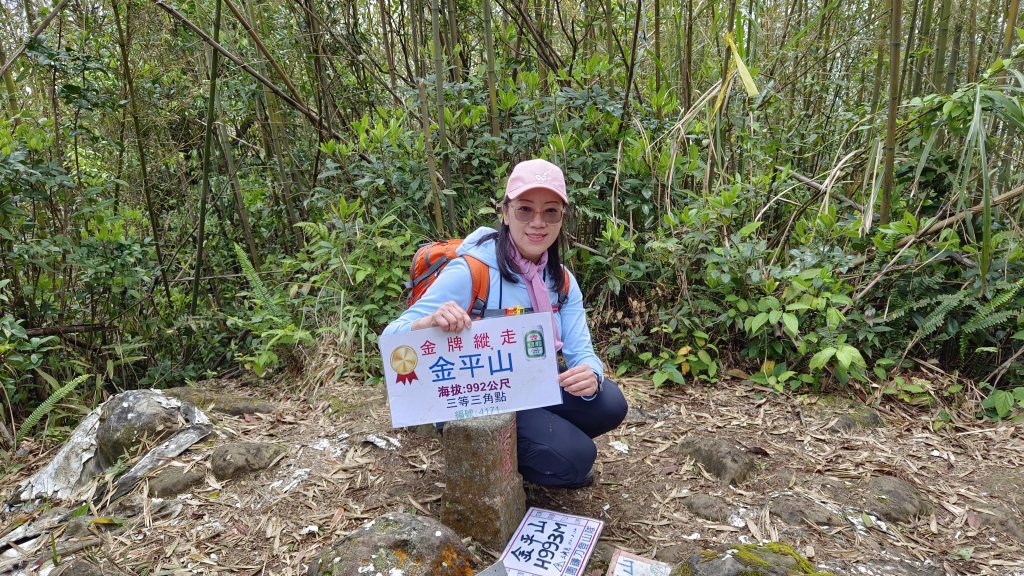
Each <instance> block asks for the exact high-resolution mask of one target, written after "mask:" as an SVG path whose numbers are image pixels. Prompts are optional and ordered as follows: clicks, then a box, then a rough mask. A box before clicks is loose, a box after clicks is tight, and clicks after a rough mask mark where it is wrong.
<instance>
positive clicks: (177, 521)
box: [0, 379, 1024, 574]
mask: <svg viewBox="0 0 1024 576" xmlns="http://www.w3.org/2000/svg"><path fill="white" fill-rule="evenodd" d="M622 387H623V389H624V391H625V392H626V393H627V396H628V397H629V398H630V399H631V402H632V405H633V406H635V407H639V408H642V409H643V410H644V414H645V416H644V417H643V418H644V419H643V422H635V423H627V424H625V425H624V426H623V427H622V428H620V429H619V430H618V431H616V432H614V433H613V434H611V435H609V437H608V438H602V439H599V440H598V447H599V460H598V465H597V468H598V478H597V479H598V482H597V483H596V484H595V486H594V487H593V488H590V489H586V490H575V491H567V490H554V489H545V488H541V487H537V486H527V497H528V502H529V503H530V504H531V505H537V506H542V507H547V508H553V509H560V510H565V511H568V512H572V513H577V514H584V515H589V516H593V517H601V518H603V519H605V520H606V522H607V523H608V524H607V525H606V528H605V532H604V535H603V537H602V539H604V540H606V541H608V542H615V543H617V544H621V545H624V546H628V547H629V548H630V549H632V550H634V551H636V552H637V553H639V554H653V552H654V551H656V550H657V549H658V547H664V546H665V545H666V544H672V543H678V542H682V541H685V540H689V539H690V537H691V536H693V535H694V534H695V533H698V534H699V538H700V541H699V543H700V544H702V545H704V546H713V545H714V544H715V543H717V542H737V541H739V539H740V537H741V536H743V535H744V534H746V535H747V536H746V537H747V538H750V537H751V536H754V537H756V538H757V539H758V540H761V539H781V540H783V541H787V542H790V543H795V542H798V543H799V545H800V546H801V549H803V550H813V551H814V552H813V555H814V557H815V561H822V562H828V561H830V560H832V561H838V560H846V561H855V560H856V559H858V558H863V557H865V556H871V555H872V554H877V553H879V551H887V552H889V553H891V554H895V555H898V556H899V557H903V558H917V559H929V560H932V561H933V562H935V563H938V565H940V566H945V567H946V568H945V569H947V570H948V571H949V573H961V574H1005V573H1007V570H1008V569H1011V568H1017V567H1020V566H1022V565H1024V563H1022V562H1021V561H1020V557H1021V549H1020V546H1019V545H1018V544H1017V543H1015V542H1013V541H1012V540H1009V539H1008V537H1006V536H1005V535H1002V534H1000V533H998V532H996V531H995V530H994V529H992V528H990V527H988V526H986V524H985V521H986V520H987V519H988V518H989V517H990V516H992V515H993V514H995V513H996V510H997V509H998V508H1001V507H1005V506H1007V505H1010V504H1011V502H1010V501H1009V500H1008V498H1007V497H1006V492H1005V491H1003V492H999V491H998V490H997V487H996V488H993V487H992V486H987V485H986V486H981V485H978V484H977V482H978V481H979V478H987V477H990V476H997V474H995V472H1007V471H1012V470H1013V469H1014V468H1015V467H1016V466H1018V465H1020V464H1021V463H1022V462H1024V441H1022V439H1021V438H1020V434H1019V428H1018V427H1015V426H1012V425H1006V424H998V425H993V424H992V423H990V422H975V421H973V420H972V419H971V418H969V417H962V418H961V417H957V418H956V419H955V422H956V428H955V429H949V430H942V431H941V432H939V433H936V432H933V431H932V430H931V422H930V420H929V418H927V416H925V417H922V416H923V415H922V414H921V413H918V412H916V411H915V410H914V409H913V408H910V407H906V406H900V405H884V406H882V407H881V409H880V412H881V413H882V415H883V418H884V419H885V420H886V421H887V424H888V427H886V428H881V429H877V430H869V431H855V432H853V433H850V434H836V433H832V432H831V431H830V430H829V426H828V425H829V424H830V423H831V421H832V420H833V419H834V418H832V417H829V418H827V419H826V420H824V421H823V420H822V419H820V418H818V419H815V418H814V417H812V416H811V415H810V414H805V413H804V411H803V410H800V409H796V410H794V404H796V402H797V401H796V400H795V399H792V398H786V397H777V396H768V395H765V394H762V393H760V392H755V391H752V390H750V389H749V388H744V387H743V385H742V384H732V385H722V386H718V387H716V388H714V389H703V388H700V387H695V388H690V387H683V388H666V389H661V390H653V389H652V388H651V386H650V384H649V383H648V382H644V381H642V380H633V379H624V380H623V382H622ZM370 390H374V389H370ZM367 391H368V389H367V388H366V387H365V386H364V385H361V384H360V385H341V384H335V385H330V386H324V387H322V388H321V389H320V390H319V393H320V394H322V395H324V396H325V400H320V401H318V402H316V403H315V404H314V405H313V406H312V407H311V406H310V405H309V404H306V403H303V402H302V401H300V400H299V399H297V398H293V397H290V396H289V394H288V392H287V389H286V388H285V387H278V388H276V389H273V390H260V392H261V393H262V394H264V395H267V396H270V397H271V399H272V400H273V401H274V402H275V403H276V404H277V405H278V406H279V410H278V411H277V412H276V413H274V414H271V415H256V416H251V417H248V418H246V417H237V418H236V417H219V418H218V423H219V424H220V431H221V432H222V434H223V435H224V436H225V437H229V438H237V439H244V440H264V441H274V442H281V443H285V444H288V445H289V446H292V447H293V448H292V449H291V450H290V451H289V453H288V455H287V456H286V457H285V458H284V459H282V460H281V461H280V462H278V463H277V465H276V466H275V467H273V468H271V469H269V470H266V471H264V472H261V473H258V474H256V475H254V476H251V477H248V478H243V479H240V480H237V481H230V482H218V481H217V480H216V479H214V478H212V476H208V478H207V483H206V484H205V485H204V486H203V487H202V488H200V489H197V490H196V491H195V493H193V494H192V495H191V496H187V497H182V498H179V499H177V500H176V502H177V505H178V506H179V508H180V510H179V512H178V513H175V514H161V513H160V511H159V510H158V507H157V506H156V505H155V504H154V503H155V502H156V501H149V502H147V503H146V504H144V505H142V506H140V507H139V508H138V510H140V511H143V512H141V513H140V516H139V519H138V520H133V521H131V522H129V523H128V524H127V525H125V526H124V527H123V529H124V530H125V532H123V533H120V534H117V535H116V536H114V535H112V534H109V533H104V534H101V536H100V537H101V538H102V543H101V544H100V546H99V549H100V550H101V551H102V553H101V556H102V557H104V558H109V559H110V560H112V561H116V562H117V564H118V565H119V566H121V568H122V570H123V571H126V572H128V573H139V572H141V571H143V570H145V571H150V573H168V574H170V573H174V572H175V571H178V570H191V571H194V572H206V573H219V572H231V573H254V574H255V573H261V572H263V571H267V572H270V573H275V574H300V573H304V572H305V570H306V568H307V566H308V563H309V561H311V559H312V558H314V557H315V555H316V554H317V553H318V552H319V551H320V550H321V549H323V547H325V546H327V545H329V544H330V543H331V542H333V541H334V539H336V538H338V537H340V536H342V535H344V534H347V533H349V532H351V531H352V530H354V529H355V528H357V527H358V526H360V525H361V524H362V523H363V522H364V521H366V520H367V519H370V518H373V517H376V516H377V515H379V514H383V513H385V512H388V511H395V510H403V509H404V510H406V511H415V512H417V513H420V514H431V515H435V516H436V514H437V513H438V511H439V506H440V500H441V495H440V493H439V492H440V488H443V484H442V479H443V466H444V463H443V454H442V452H441V450H440V444H439V442H438V440H437V438H436V437H431V436H429V435H428V436H420V435H417V434H415V433H412V432H411V431H409V430H391V429H390V425H389V421H390V417H389V414H388V412H387V405H386V400H385V399H384V397H383V396H382V395H379V394H372V393H371V394H370V395H369V396H368V397H367V395H366V392H367ZM333 405H343V406H348V407H350V408H348V409H346V411H343V413H337V414H336V413H333V412H332V409H331V408H330V407H331V406H333ZM369 434H377V435H388V436H392V437H395V438H396V439H397V440H398V441H399V442H400V443H401V448H397V449H396V450H393V451H383V450H379V449H377V448H376V447H373V446H370V445H365V444H360V443H359V442H357V441H355V440H352V439H358V438H365V437H366V436H367V435H369ZM691 434H710V435H714V436H718V437H722V438H726V439H729V440H732V441H733V442H735V443H737V444H741V445H743V446H745V447H752V446H756V447H760V448H761V449H762V450H764V451H765V452H766V453H767V454H769V455H770V456H765V455H764V454H763V453H756V452H752V455H753V456H755V457H756V458H757V460H758V462H759V463H760V464H759V471H758V472H757V473H756V474H755V476H754V477H753V478H752V479H751V480H750V481H749V482H748V483H747V484H744V485H743V486H741V487H735V488H733V489H725V490H723V487H722V486H721V485H720V483H719V482H718V480H717V479H716V478H714V477H713V475H711V474H710V473H709V472H707V471H706V470H704V469H703V467H701V466H699V465H695V464H694V463H692V462H688V461H686V460H684V459H683V458H681V457H680V456H678V455H677V454H675V453H674V450H673V447H674V446H675V445H676V444H677V442H678V440H679V439H681V438H684V437H687V436H689V435H691ZM343 435H349V436H346V437H350V440H349V444H348V446H347V447H345V448H344V449H343V450H342V451H339V452H338V453H337V455H336V456H334V455H332V454H331V453H330V452H329V451H328V450H317V449H314V448H313V444H314V443H315V442H316V441H317V439H321V438H326V439H330V440H331V441H332V442H333V439H335V438H339V437H341V436H343ZM612 439H614V440H618V441H621V442H623V443H625V444H626V445H628V446H629V447H630V449H629V452H628V453H625V454H624V453H622V452H620V451H617V450H616V449H614V448H612V447H611V446H610V445H609V444H608V441H609V440H612ZM331 445H332V446H338V444H337V443H334V444H331ZM55 449H56V447H52V446H51V447H48V448H47V449H46V450H45V451H38V450H37V452H39V453H38V454H37V455H36V456H34V457H32V458H31V460H30V461H28V462H27V466H26V469H25V471H22V472H20V473H16V474H15V475H14V476H13V478H10V479H5V484H6V482H7V481H8V480H13V481H15V482H16V481H18V480H19V479H20V477H22V476H23V475H24V474H25V473H27V471H28V470H33V469H35V468H36V467H38V466H41V465H42V464H44V463H45V462H46V461H47V458H48V457H49V456H51V455H52V453H53V452H54V451H55ZM211 450H212V444H211V443H210V442H208V443H206V444H203V445H200V446H196V447H194V448H193V449H192V450H191V451H189V452H186V454H184V455H182V457H181V458H180V459H179V461H180V463H181V465H183V466H195V465H203V464H201V463H199V460H198V457H199V456H205V455H207V454H208V453H209V452H210V451H211ZM932 450H937V451H939V452H940V454H942V456H939V457H937V456H934V455H932V454H931V451H932ZM996 454H998V455H999V457H998V459H996V458H994V455H996ZM302 469H308V470H309V473H308V476H307V477H306V478H305V479H303V480H301V481H300V482H299V483H298V484H297V486H295V487H294V489H292V490H290V491H287V492H285V491H282V490H281V489H280V487H281V486H283V485H286V484H287V483H288V482H289V480H290V479H291V478H292V477H293V474H295V471H296V470H302ZM879 474H885V475H896V476H900V477H903V478H904V479H909V480H911V481H912V483H914V484H915V485H917V486H918V488H920V489H921V490H922V492H924V493H925V494H926V495H927V496H928V497H929V499H931V500H932V502H933V503H934V504H935V506H934V510H933V511H932V512H931V513H930V514H929V515H928V516H926V517H924V518H922V519H921V520H920V521H918V522H916V523H913V524H909V525H899V526H893V525H891V524H883V526H885V528H886V530H884V531H883V530H881V527H880V526H879V525H878V524H875V525H873V527H872V528H870V529H868V530H867V531H866V532H862V531H860V530H858V529H857V528H856V526H854V525H852V524H847V525H843V526H833V527H828V528H825V529H822V528H819V527H817V526H814V527H811V526H807V525H803V526H796V527H794V526H788V525H787V524H786V523H785V522H784V521H782V520H780V519H779V518H778V517H776V515H775V514H772V513H769V512H767V508H766V507H765V505H766V504H767V503H768V502H767V501H766V499H765V497H764V495H766V494H769V493H772V492H775V491H781V490H785V489H792V490H793V491H794V492H795V493H802V494H806V495H807V496H808V497H811V498H812V499H813V500H814V501H815V502H818V503H827V504H828V505H829V507H831V508H835V509H836V510H841V509H843V508H844V506H848V505H849V503H850V502H851V501H855V500H856V497H859V496H862V495H863V483H864V482H865V481H866V480H867V479H868V478H870V477H871V476H875V475H879ZM275 482H281V484H280V485H278V488H275V489H271V488H270V486H271V485H272V484H274V483H275ZM439 484H441V486H439ZM697 493H704V494H715V495H717V497H719V498H721V499H722V500H723V501H724V502H725V503H726V504H728V505H730V506H733V507H735V508H740V507H743V508H747V509H748V516H747V517H746V518H745V520H744V521H743V528H742V529H741V528H738V527H736V526H731V525H728V524H721V523H710V522H707V521H704V520H701V519H698V518H696V517H694V516H693V515H692V514H691V513H690V512H689V511H688V510H687V509H686V508H685V507H684V506H682V504H681V501H682V499H683V498H684V497H685V496H687V495H689V494H697ZM644 501H646V503H647V504H646V505H643V506H637V503H640V502H644ZM606 506H607V508H606ZM100 512H101V513H102V512H103V511H100ZM1013 512H1014V513H1016V514H1017V515H1018V518H1019V514H1020V511H1019V510H1013ZM971 514H973V516H971ZM971 518H973V520H971ZM15 520H16V516H15V515H12V514H8V515H2V516H0V534H3V533H5V532H10V531H11V530H12V528H11V526H12V523H13V522H15ZM972 524H976V526H974V525H972ZM310 526H315V527H316V530H310V529H309V527H310ZM967 548H971V549H972V552H971V559H968V560H965V559H962V558H959V557H954V556H955V555H956V554H957V553H958V552H957V551H960V550H965V549H967ZM93 550H96V548H93Z"/></svg>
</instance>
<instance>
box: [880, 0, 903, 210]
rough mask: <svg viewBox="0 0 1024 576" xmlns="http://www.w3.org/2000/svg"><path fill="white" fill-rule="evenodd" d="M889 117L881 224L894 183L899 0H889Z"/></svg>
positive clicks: (889, 206)
mask: <svg viewBox="0 0 1024 576" xmlns="http://www.w3.org/2000/svg"><path fill="white" fill-rule="evenodd" d="M889 3H890V7H889V119H888V123H887V125H886V130H885V165H884V167H883V168H882V207H881V209H880V210H879V212H878V219H879V222H880V223H881V225H883V226H884V225H886V224H888V223H889V213H890V212H891V211H892V191H893V187H894V185H895V181H894V175H893V167H894V165H895V160H896V112H897V110H898V108H899V88H900V87H899V84H900V24H901V20H902V7H901V6H900V0H889Z"/></svg>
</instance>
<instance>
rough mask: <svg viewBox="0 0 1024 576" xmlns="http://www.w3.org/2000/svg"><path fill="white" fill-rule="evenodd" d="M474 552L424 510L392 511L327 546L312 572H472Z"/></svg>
mask: <svg viewBox="0 0 1024 576" xmlns="http://www.w3.org/2000/svg"><path fill="white" fill-rule="evenodd" d="M473 563H474V560H473V556H472V555H471V554H470V552H469V551H468V550H467V549H466V547H465V546H464V545H463V544H462V540H460V539H459V537H458V535H456V534H455V532H453V531H452V530H451V529H450V528H448V527H447V526H445V525H444V524H441V523H440V522H438V521H436V520H434V519H432V518H425V517H423V516H413V515H411V514H402V513H392V514H387V515H385V516H382V517H380V518H376V519H374V520H371V521H370V522H367V523H366V524H364V525H363V526H362V527H361V528H359V529H357V530H355V531H354V532H352V533H351V534H349V535H348V536H346V537H344V538H342V539H341V540H339V541H337V542H335V543H334V544H331V545H330V546H328V547H327V548H326V549H325V550H324V551H323V552H322V553H321V554H320V556H319V557H318V558H317V559H316V560H315V561H314V562H313V563H312V564H311V565H310V566H309V571H308V574H309V576H367V575H369V576H373V575H375V574H402V575H403V576H431V575H437V576H472V575H473Z"/></svg>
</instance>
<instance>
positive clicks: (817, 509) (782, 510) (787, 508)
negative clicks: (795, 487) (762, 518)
mask: <svg viewBox="0 0 1024 576" xmlns="http://www.w3.org/2000/svg"><path fill="white" fill-rule="evenodd" d="M768 509H769V510H770V511H771V514H772V516H776V517H778V518H781V519H782V521H783V522H785V523H786V524H789V525H790V526H799V527H803V526H806V525H807V523H808V522H810V523H811V524H815V525H818V526H842V525H844V524H845V523H846V520H844V519H843V517H841V516H840V515H838V514H836V513H834V512H832V511H831V510H829V509H828V508H825V507H824V506H822V505H821V504H818V503H817V502H814V501H813V500H811V499H809V498H805V497H803V496H797V495H796V494H783V495H781V496H778V497H776V498H774V499H773V500H772V501H771V502H770V503H769V504H768Z"/></svg>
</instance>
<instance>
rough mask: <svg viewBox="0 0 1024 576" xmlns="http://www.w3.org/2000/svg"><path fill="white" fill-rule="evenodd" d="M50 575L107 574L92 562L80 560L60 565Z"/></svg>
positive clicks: (83, 575)
mask: <svg viewBox="0 0 1024 576" xmlns="http://www.w3.org/2000/svg"><path fill="white" fill-rule="evenodd" d="M50 574H51V575H52V576H104V575H105V574H106V572H104V571H103V570H102V569H100V567H99V566H97V565H95V564H93V563H92V562H89V561H88V560H86V559H84V558H78V559H76V560H72V561H71V562H68V563H66V564H62V565H60V566H59V567H58V568H57V569H56V570H55V571H53V572H51V573H50Z"/></svg>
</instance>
